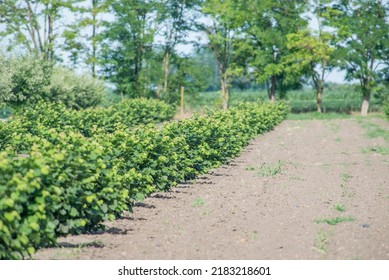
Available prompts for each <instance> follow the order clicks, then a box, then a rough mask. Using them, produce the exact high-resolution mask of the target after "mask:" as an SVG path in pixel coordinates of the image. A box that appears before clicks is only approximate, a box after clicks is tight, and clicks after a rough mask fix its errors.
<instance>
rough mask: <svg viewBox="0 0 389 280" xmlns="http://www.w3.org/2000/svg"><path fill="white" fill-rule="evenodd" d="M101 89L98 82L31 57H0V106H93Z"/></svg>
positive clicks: (77, 107) (102, 87) (101, 94)
mask: <svg viewBox="0 0 389 280" xmlns="http://www.w3.org/2000/svg"><path fill="white" fill-rule="evenodd" d="M104 90H105V87H104V84H103V82H102V81H100V80H98V79H95V78H93V77H91V76H89V75H85V74H84V75H77V74H76V73H75V72H73V71H72V70H70V69H67V68H64V67H59V66H54V65H53V64H52V63H51V62H48V61H47V60H45V59H42V58H39V57H35V56H25V57H23V56H21V57H16V58H15V57H10V58H6V57H4V56H2V55H1V54H0V105H2V104H8V105H13V106H19V105H21V104H27V105H31V104H35V103H36V102H38V101H39V100H45V101H48V102H62V103H63V104H64V105H65V106H66V107H68V108H74V109H82V108H88V107H92V106H96V105H97V104H99V103H100V102H101V100H102V96H103V92H104Z"/></svg>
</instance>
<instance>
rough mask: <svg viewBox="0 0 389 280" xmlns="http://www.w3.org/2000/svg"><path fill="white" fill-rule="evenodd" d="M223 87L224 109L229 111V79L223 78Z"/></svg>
mask: <svg viewBox="0 0 389 280" xmlns="http://www.w3.org/2000/svg"><path fill="white" fill-rule="evenodd" d="M221 86H222V89H221V91H222V102H223V103H222V109H223V110H227V109H228V98H229V95H230V94H229V91H228V85H227V79H226V78H225V77H223V76H222V78H221Z"/></svg>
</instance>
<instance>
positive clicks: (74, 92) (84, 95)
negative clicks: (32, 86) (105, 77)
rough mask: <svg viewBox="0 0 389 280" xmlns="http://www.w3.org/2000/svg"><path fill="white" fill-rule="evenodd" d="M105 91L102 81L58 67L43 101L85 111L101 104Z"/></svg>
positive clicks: (53, 72)
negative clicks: (59, 103)
mask: <svg viewBox="0 0 389 280" xmlns="http://www.w3.org/2000/svg"><path fill="white" fill-rule="evenodd" d="M104 91H105V86H104V84H103V82H102V81H100V80H98V79H96V78H93V77H92V76H90V75H87V74H76V73H75V72H74V71H72V70H70V69H67V68H64V67H59V66H57V67H54V68H53V71H52V75H51V78H50V84H49V85H48V86H47V87H46V88H45V89H44V91H43V92H44V94H43V99H44V100H46V101H49V102H61V103H63V104H64V105H65V106H66V107H67V108H73V109H85V108H88V107H94V106H97V105H98V104H100V102H101V101H102V97H103V93H104Z"/></svg>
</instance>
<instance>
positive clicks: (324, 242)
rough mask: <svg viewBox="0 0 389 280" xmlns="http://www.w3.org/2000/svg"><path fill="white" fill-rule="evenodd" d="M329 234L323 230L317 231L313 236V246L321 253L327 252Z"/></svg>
mask: <svg viewBox="0 0 389 280" xmlns="http://www.w3.org/2000/svg"><path fill="white" fill-rule="evenodd" d="M328 239H329V234H328V233H327V232H325V231H319V232H318V233H317V234H316V236H315V243H314V245H313V246H314V247H315V249H316V250H318V251H319V252H320V253H322V254H327V246H328Z"/></svg>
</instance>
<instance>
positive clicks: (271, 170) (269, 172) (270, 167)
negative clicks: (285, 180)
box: [257, 160, 284, 177]
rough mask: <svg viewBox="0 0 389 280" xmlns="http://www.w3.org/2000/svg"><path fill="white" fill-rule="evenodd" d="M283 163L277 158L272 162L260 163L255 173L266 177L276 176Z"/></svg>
mask: <svg viewBox="0 0 389 280" xmlns="http://www.w3.org/2000/svg"><path fill="white" fill-rule="evenodd" d="M283 165H284V163H283V162H282V161H281V160H279V161H277V162H276V163H274V164H270V163H264V164H262V165H261V167H260V168H259V169H258V172H257V174H258V175H261V176H264V177H268V176H276V175H278V174H280V173H281V171H282V170H281V168H282V166H283Z"/></svg>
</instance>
